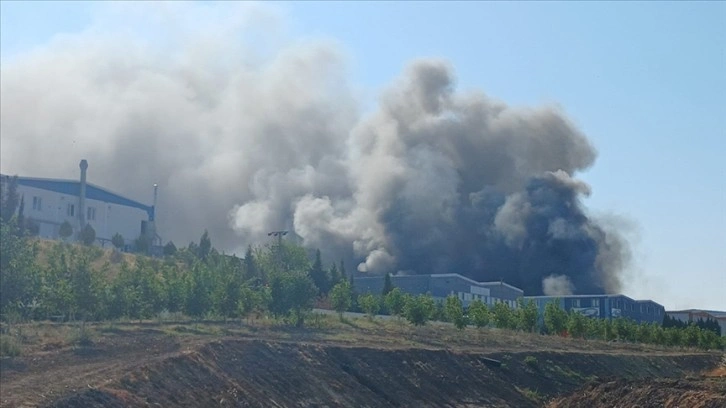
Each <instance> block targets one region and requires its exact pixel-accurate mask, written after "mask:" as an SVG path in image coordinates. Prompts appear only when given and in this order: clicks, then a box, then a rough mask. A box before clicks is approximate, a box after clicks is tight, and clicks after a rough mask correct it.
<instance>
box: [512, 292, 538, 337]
mask: <svg viewBox="0 0 726 408" xmlns="http://www.w3.org/2000/svg"><path fill="white" fill-rule="evenodd" d="M517 303H518V305H519V308H517V312H516V317H517V326H519V328H520V329H522V330H524V331H526V332H534V331H535V330H536V329H537V320H538V319H539V310H537V304H535V303H534V300H531V299H529V300H524V299H522V298H519V299H517Z"/></svg>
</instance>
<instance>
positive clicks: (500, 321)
mask: <svg viewBox="0 0 726 408" xmlns="http://www.w3.org/2000/svg"><path fill="white" fill-rule="evenodd" d="M492 315H493V320H494V324H495V325H496V326H497V328H499V329H515V328H517V319H516V318H515V315H514V312H513V311H512V309H511V308H510V307H509V305H508V304H506V303H505V302H496V303H495V304H494V309H493V310H492Z"/></svg>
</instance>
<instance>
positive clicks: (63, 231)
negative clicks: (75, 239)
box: [58, 220, 73, 240]
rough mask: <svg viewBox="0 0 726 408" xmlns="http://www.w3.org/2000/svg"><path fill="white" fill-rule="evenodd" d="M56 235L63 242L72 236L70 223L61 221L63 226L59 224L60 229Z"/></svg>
mask: <svg viewBox="0 0 726 408" xmlns="http://www.w3.org/2000/svg"><path fill="white" fill-rule="evenodd" d="M58 234H59V235H60V236H61V238H63V240H66V239H68V237H70V236H71V235H73V227H72V226H71V223H69V222H68V220H65V221H63V224H61V226H60V229H59V230H58Z"/></svg>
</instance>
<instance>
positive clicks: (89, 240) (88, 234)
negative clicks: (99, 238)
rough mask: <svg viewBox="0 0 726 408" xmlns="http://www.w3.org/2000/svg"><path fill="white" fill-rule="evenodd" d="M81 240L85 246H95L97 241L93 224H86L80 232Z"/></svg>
mask: <svg viewBox="0 0 726 408" xmlns="http://www.w3.org/2000/svg"><path fill="white" fill-rule="evenodd" d="M80 238H81V242H83V245H88V246H90V245H93V242H94V241H95V240H96V230H94V229H93V227H92V226H91V224H86V226H85V227H83V229H82V230H81V232H80Z"/></svg>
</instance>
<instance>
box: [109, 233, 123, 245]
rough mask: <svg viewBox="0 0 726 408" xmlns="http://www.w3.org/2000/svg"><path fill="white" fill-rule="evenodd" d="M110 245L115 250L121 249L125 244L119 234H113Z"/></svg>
mask: <svg viewBox="0 0 726 408" xmlns="http://www.w3.org/2000/svg"><path fill="white" fill-rule="evenodd" d="M111 244H113V246H114V247H115V248H116V249H121V248H123V247H124V245H125V244H126V243H125V241H124V237H122V236H121V234H119V233H118V232H117V233H115V234H114V235H113V237H111Z"/></svg>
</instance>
